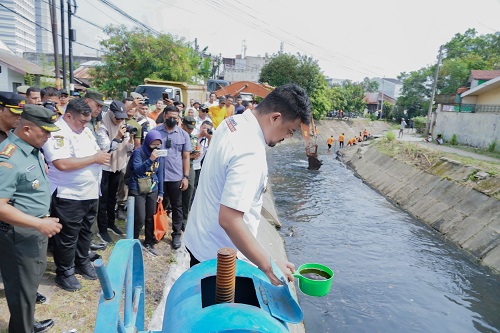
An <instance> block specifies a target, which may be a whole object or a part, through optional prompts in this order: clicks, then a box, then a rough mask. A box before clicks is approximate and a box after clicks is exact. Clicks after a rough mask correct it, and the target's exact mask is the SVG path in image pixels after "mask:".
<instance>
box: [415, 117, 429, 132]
mask: <svg viewBox="0 0 500 333" xmlns="http://www.w3.org/2000/svg"><path fill="white" fill-rule="evenodd" d="M426 122H427V117H413V127H414V128H415V130H416V131H417V133H423V132H424V130H425V126H426Z"/></svg>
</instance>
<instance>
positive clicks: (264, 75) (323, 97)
mask: <svg viewBox="0 0 500 333" xmlns="http://www.w3.org/2000/svg"><path fill="white" fill-rule="evenodd" d="M259 81H260V82H266V83H268V84H270V85H272V86H275V87H278V86H281V85H284V84H287V83H296V84H298V85H299V86H301V87H302V88H304V89H305V91H306V92H307V93H308V95H309V97H310V99H311V104H312V110H313V115H314V118H316V119H320V118H322V117H323V116H324V115H326V113H327V112H328V111H329V110H331V101H330V98H329V88H328V84H327V82H326V79H325V76H324V75H323V74H322V73H321V69H320V67H319V65H318V62H317V60H314V59H313V58H311V57H308V56H305V55H301V54H299V53H298V54H297V55H292V54H285V53H281V54H275V55H273V56H272V57H271V60H270V61H269V62H268V63H267V64H266V65H265V66H264V67H263V68H262V70H261V72H260V78H259Z"/></svg>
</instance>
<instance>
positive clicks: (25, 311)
mask: <svg viewBox="0 0 500 333" xmlns="http://www.w3.org/2000/svg"><path fill="white" fill-rule="evenodd" d="M55 119H56V116H55V114H54V112H52V111H50V110H48V109H45V108H44V107H41V106H38V105H29V104H27V105H25V106H24V110H23V113H22V114H21V120H20V123H19V125H18V126H17V127H16V129H15V130H14V131H11V132H10V134H9V136H8V137H7V139H5V140H4V141H3V142H2V143H0V179H1V180H2V181H1V183H0V218H1V222H0V253H1V256H0V271H1V274H2V279H3V282H4V286H5V294H6V298H7V305H8V307H9V312H10V322H9V333H14V332H15V333H23V332H25V333H29V332H33V331H34V332H45V331H46V330H47V329H49V328H50V327H52V326H53V325H54V322H53V321H52V320H51V319H47V320H44V321H41V322H35V319H34V311H35V301H36V291H37V288H38V285H39V284H40V279H41V277H42V275H43V273H44V271H45V267H46V262H47V257H46V256H47V237H52V236H54V235H55V234H57V233H58V232H59V231H60V230H61V224H59V220H58V219H57V218H51V217H47V216H48V213H49V206H50V187H49V182H48V178H47V174H46V172H45V164H44V162H43V160H42V158H41V154H40V147H42V146H43V144H44V143H45V142H46V141H47V139H48V138H49V137H50V133H51V132H54V131H57V130H59V128H58V127H57V126H55V125H54V122H55Z"/></svg>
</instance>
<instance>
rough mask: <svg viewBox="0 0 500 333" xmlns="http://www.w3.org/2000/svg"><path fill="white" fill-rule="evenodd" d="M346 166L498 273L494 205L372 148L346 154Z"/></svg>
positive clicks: (499, 208)
mask: <svg viewBox="0 0 500 333" xmlns="http://www.w3.org/2000/svg"><path fill="white" fill-rule="evenodd" d="M352 152H354V150H352ZM346 163H347V164H348V165H349V166H350V167H351V168H352V169H353V170H354V171H355V172H356V173H357V174H358V176H359V177H360V178H362V179H363V180H364V181H365V182H366V183H368V184H369V185H370V186H371V187H372V188H374V189H376V190H378V191H379V192H381V193H382V194H383V195H384V196H385V197H387V198H388V199H390V200H392V201H394V202H395V203H396V204H397V205H398V206H400V207H401V208H402V209H404V210H405V211H407V212H409V213H410V214H412V215H413V216H415V217H416V218H418V219H419V220H421V221H423V222H425V223H426V224H428V225H430V226H431V227H432V228H434V229H436V230H438V231H439V232H440V233H442V234H443V235H444V236H445V237H446V238H447V239H449V240H451V241H453V242H454V243H455V244H458V245H459V246H461V247H462V248H463V249H465V250H466V251H468V252H469V253H471V254H472V255H474V256H475V257H476V258H477V259H478V260H480V261H481V262H482V263H483V264H484V265H486V266H489V267H490V268H492V269H493V270H494V271H496V272H497V273H498V272H500V201H499V200H498V199H496V198H493V197H490V196H488V195H486V194H484V193H481V192H479V191H477V190H475V189H473V188H469V187H466V186H463V185H460V184H458V183H456V182H454V181H452V180H448V179H446V178H442V177H440V176H436V175H433V174H430V173H428V172H425V171H422V170H420V169H417V168H416V167H413V166H410V165H407V164H405V163H403V162H399V161H397V160H395V159H393V158H392V157H389V156H386V155H383V154H382V153H380V152H379V151H378V150H377V149H376V148H375V147H373V146H368V147H364V148H362V149H358V150H357V151H356V152H355V153H349V154H348V155H347V156H346Z"/></svg>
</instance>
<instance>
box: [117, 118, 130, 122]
mask: <svg viewBox="0 0 500 333" xmlns="http://www.w3.org/2000/svg"><path fill="white" fill-rule="evenodd" d="M115 119H116V120H118V121H122V120H125V119H127V118H115Z"/></svg>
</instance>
